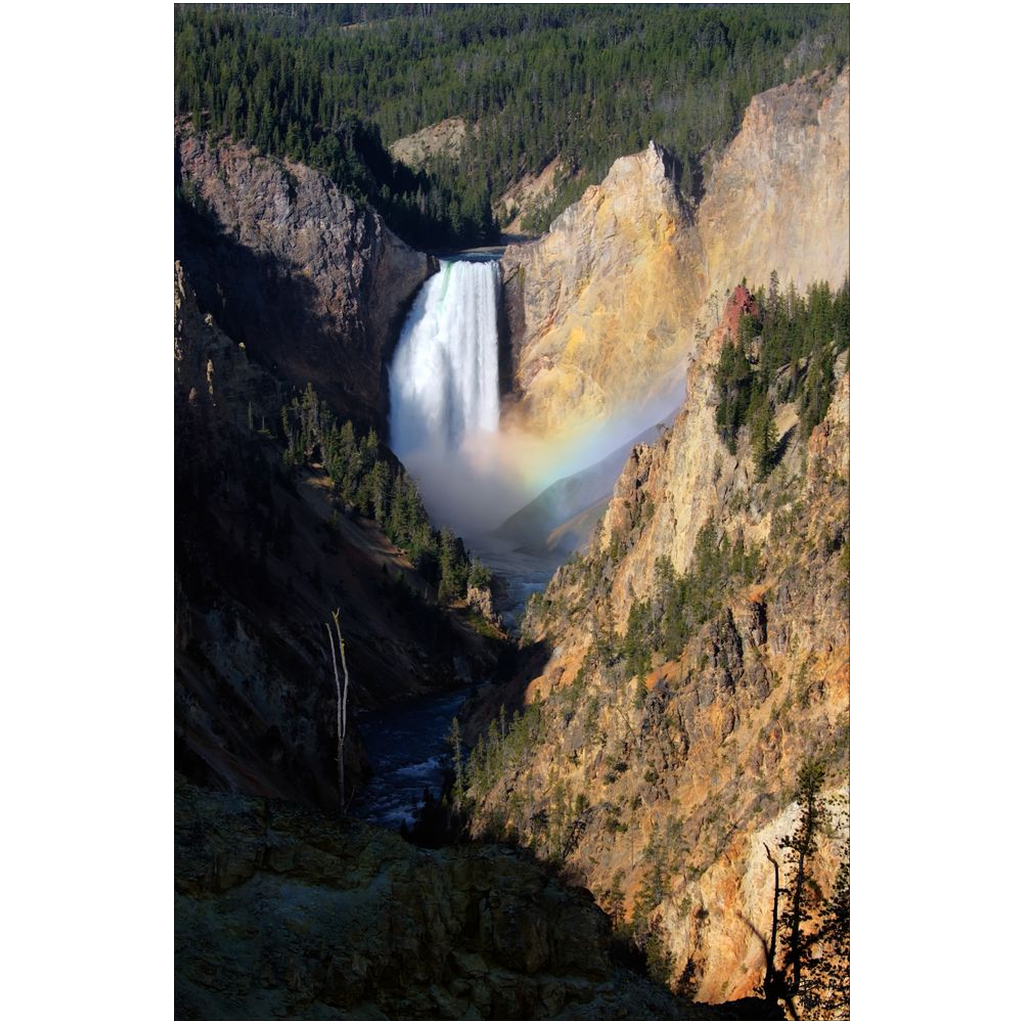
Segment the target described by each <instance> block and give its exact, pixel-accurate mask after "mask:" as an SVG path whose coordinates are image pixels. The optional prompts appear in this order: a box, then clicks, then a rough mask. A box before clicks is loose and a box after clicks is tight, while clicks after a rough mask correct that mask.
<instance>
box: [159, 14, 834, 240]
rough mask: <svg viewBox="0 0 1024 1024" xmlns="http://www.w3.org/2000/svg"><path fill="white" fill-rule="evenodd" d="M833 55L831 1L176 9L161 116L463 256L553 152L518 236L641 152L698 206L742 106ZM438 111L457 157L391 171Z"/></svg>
mask: <svg viewBox="0 0 1024 1024" xmlns="http://www.w3.org/2000/svg"><path fill="white" fill-rule="evenodd" d="M848 54H849V10H848V6H847V5H845V4H799V5H761V6H758V5H751V6H747V5H743V6H712V5H706V6H705V5H696V4H694V5H689V4H686V5H684V4H665V5H661V4H653V5H642V6H641V5H629V6H608V5H582V4H575V5H573V4H563V5H526V4H500V5H486V6H485V5H461V4H432V5H429V9H425V8H423V7H422V5H419V6H417V5H402V6H396V7H383V8H378V7H377V6H375V5H371V4H367V5H352V4H336V5H334V4H304V5H295V9H293V8H291V7H288V8H287V9H285V10H282V9H281V5H236V6H233V7H229V6H226V5H216V4H210V5H203V4H179V5H176V7H175V112H176V113H177V114H178V115H191V117H192V121H193V124H194V125H195V126H196V127H197V128H198V129H200V130H203V129H209V130H211V131H215V132H229V133H231V134H232V135H234V136H236V137H238V138H245V139H246V140H248V141H249V142H251V143H253V144H255V145H256V146H258V147H259V148H260V149H261V150H263V151H265V152H268V153H271V154H272V155H277V156H287V157H290V158H292V159H296V160H303V161H305V162H307V163H309V164H310V165H312V166H314V167H316V168H318V169H320V170H322V171H324V172H325V173H327V174H328V175H330V176H331V177H332V178H334V179H335V180H336V181H337V183H338V185H339V186H340V187H342V188H344V189H346V190H349V191H352V192H353V193H354V194H356V195H357V196H361V197H363V198H365V199H367V200H369V201H371V202H373V203H374V204H375V205H376V206H378V207H379V208H380V210H381V212H382V214H383V215H384V216H385V219H387V220H388V222H389V223H390V224H391V226H392V227H393V228H394V229H395V230H396V231H398V232H399V233H400V234H402V235H403V236H404V237H406V238H407V240H409V241H412V242H414V243H417V244H421V245H433V246H437V245H445V244H459V245H470V244H479V243H482V242H487V241H492V240H494V239H495V238H496V235H497V225H496V224H495V222H494V218H493V217H492V214H491V207H492V204H493V202H494V201H495V200H496V199H497V197H498V196H499V195H500V194H501V192H503V191H504V190H505V189H506V188H507V187H508V186H509V185H511V184H512V183H514V182H515V181H517V180H519V179H520V178H521V177H522V176H523V175H525V174H536V173H537V172H539V171H540V170H541V169H542V168H543V167H544V166H545V165H546V164H547V163H548V162H549V161H550V160H551V159H552V158H553V157H554V156H556V155H558V156H560V158H561V161H562V168H563V170H562V173H561V176H560V178H559V180H558V181H557V182H556V188H555V193H554V195H553V196H551V197H549V198H548V200H547V201H546V202H545V203H543V204H541V205H540V206H539V207H538V208H537V209H536V210H534V211H533V214H532V221H531V226H532V227H533V228H534V229H535V230H543V228H546V227H547V224H548V223H549V222H550V220H551V219H552V218H553V217H554V216H556V215H557V214H558V213H560V212H561V210H562V209H564V208H565V206H566V205H568V203H569V202H571V201H572V200H573V199H574V198H578V195H579V194H580V193H581V192H582V189H583V188H584V187H585V186H586V185H587V184H590V183H593V182H595V181H599V180H600V179H601V178H602V177H603V176H604V175H605V173H606V172H607V170H608V167H609V166H610V165H611V163H612V161H613V160H615V159H616V158H617V157H619V156H622V155H623V154H625V153H630V152H634V151H636V150H638V149H641V148H643V147H644V146H645V145H646V144H647V142H648V141H649V140H650V139H652V138H653V139H656V140H657V141H658V142H659V143H661V144H662V145H663V146H665V147H667V148H669V149H670V150H672V151H673V152H674V153H675V154H676V155H677V156H678V157H679V161H680V180H679V186H680V189H681V191H684V192H687V193H697V192H699V190H700V187H701V177H702V171H701V167H702V160H703V158H704V157H705V155H706V154H707V153H708V152H709V151H710V150H714V149H716V148H720V147H721V146H723V145H724V144H725V143H726V142H727V141H728V140H729V139H730V138H731V137H732V135H733V134H734V133H735V131H736V129H737V128H738V126H739V122H740V119H741V118H742V116H743V112H744V110H745V109H746V107H747V105H748V103H749V102H750V99H751V97H752V96H753V95H755V94H756V93H758V92H761V91H763V90H765V89H768V88H771V87H772V86H774V85H778V84H780V83H781V82H783V81H789V80H792V79H793V78H796V77H797V76H798V75H800V74H803V73H805V72H807V71H810V70H813V69H817V68H820V67H825V66H828V65H839V64H842V63H843V62H844V61H845V60H846V59H847V58H848ZM455 116H460V117H463V118H464V119H465V120H466V121H467V122H468V123H469V124H470V125H471V126H472V129H473V130H472V131H470V132H468V133H467V138H466V143H465V149H464V152H463V153H462V154H461V155H460V157H459V158H458V159H438V160H436V161H434V162H433V163H432V164H431V165H430V166H429V168H428V169H427V170H426V171H425V172H418V173H417V172H413V171H410V170H409V169H407V168H404V167H402V166H401V165H398V164H396V163H395V162H394V161H392V160H391V158H390V156H389V154H388V152H387V150H386V148H385V147H386V145H388V144H390V143H391V142H393V141H395V140H396V139H398V138H401V137H402V136H405V135H408V134H411V133H412V132H415V131H417V130H419V129H421V128H424V127H426V126H428V125H431V124H435V123H437V122H438V121H441V120H443V119H445V118H448V117H455Z"/></svg>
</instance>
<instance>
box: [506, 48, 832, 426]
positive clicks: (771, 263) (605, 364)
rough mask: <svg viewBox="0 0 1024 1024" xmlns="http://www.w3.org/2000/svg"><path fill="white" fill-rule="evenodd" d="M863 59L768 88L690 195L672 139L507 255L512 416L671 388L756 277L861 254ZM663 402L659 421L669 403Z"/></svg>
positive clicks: (629, 401) (794, 277)
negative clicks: (856, 114) (852, 136)
mask: <svg viewBox="0 0 1024 1024" xmlns="http://www.w3.org/2000/svg"><path fill="white" fill-rule="evenodd" d="M849 93H850V82H849V69H848V68H847V69H846V70H844V71H843V72H842V73H841V74H839V75H838V76H836V75H834V74H831V75H830V74H827V73H824V72H823V73H819V74H816V75H814V76H811V77H809V78H806V79H801V80H800V81H797V82H794V83H792V84H790V85H784V86H780V87H778V88H776V89H772V90H770V91H769V92H766V93H763V94H761V95H759V96H756V97H755V98H754V100H753V101H752V102H751V104H750V107H749V108H748V110H747V112H746V115H745V117H744V119H743V124H742V127H741V129H740V131H739V133H738V134H737V136H736V137H735V139H734V140H733V141H732V143H730V145H729V146H728V147H727V148H726V150H725V151H724V152H723V153H722V155H721V157H720V158H719V159H718V160H717V161H716V162H715V163H714V164H713V167H712V169H711V171H710V173H709V175H708V178H707V183H706V189H705V194H704V196H703V197H702V199H701V200H700V202H699V204H697V203H696V202H695V201H692V200H690V199H680V197H679V196H678V195H677V192H676V189H675V186H674V184H673V170H672V162H671V159H670V158H669V156H668V155H667V154H666V153H664V152H663V151H662V150H661V149H660V148H659V147H658V146H657V145H656V144H654V143H652V144H651V145H650V146H649V147H648V148H647V149H646V150H645V151H644V152H642V153H639V154H636V155H633V156H627V157H623V158H621V159H620V160H617V161H616V162H615V164H614V165H613V166H612V168H611V170H610V171H609V173H608V176H607V177H606V178H605V180H604V181H603V182H602V183H601V184H600V185H595V186H592V187H591V188H589V189H588V190H587V191H586V193H584V195H583V198H582V199H581V200H580V202H579V203H577V204H575V205H574V206H572V207H570V208H569V209H567V210H566V211H565V212H564V213H563V214H562V215H561V216H560V217H558V218H557V219H556V220H555V221H554V223H553V224H552V225H551V228H550V230H549V231H548V233H547V234H546V235H545V236H544V237H542V238H541V239H539V240H538V241H536V242H532V243H528V244H523V245H516V246H510V247H509V248H508V249H507V250H506V252H505V255H504V257H503V258H502V264H501V265H502V273H503V278H504V282H505V300H504V301H505V311H506V317H507V320H508V323H509V328H510V335H511V338H510V347H511V356H512V360H513V364H514V366H513V395H512V399H511V400H510V401H509V402H508V404H507V408H506V413H505V415H506V420H508V421H512V422H515V423H517V424H520V425H523V426H525V427H526V428H527V429H529V430H532V431H536V432H540V433H543V434H545V435H559V434H565V433H572V432H574V431H577V430H579V429H581V428H582V427H583V426H586V425H593V424H594V422H595V421H601V420H605V419H608V418H609V417H612V416H614V415H615V414H616V413H617V412H620V411H622V410H623V409H624V408H632V407H635V406H636V405H637V404H639V403H642V402H644V401H645V400H651V399H652V398H656V397H657V396H660V395H666V394H667V395H670V396H672V395H674V396H675V397H676V398H679V397H681V390H682V388H681V385H682V382H683V378H684V375H685V372H686V364H687V361H688V360H689V358H690V357H691V355H692V354H693V352H694V350H695V348H694V347H695V345H696V343H697V341H698V339H699V338H700V337H702V336H703V335H704V334H705V333H706V330H707V329H710V328H712V327H714V326H715V325H716V322H717V320H718V319H719V317H720V315H721V305H722V301H723V300H724V297H725V296H726V295H727V294H728V292H729V291H730V290H731V288H732V287H733V286H734V285H735V284H736V283H737V282H739V281H740V280H742V279H743V278H746V279H748V280H749V281H751V282H754V281H760V282H767V281H768V278H769V275H770V274H771V272H772V270H777V271H778V273H779V275H780V278H781V279H782V281H783V282H784V283H786V282H788V281H790V280H791V281H793V282H794V283H795V284H796V285H797V287H798V288H802V287H803V285H804V284H806V283H809V282H810V281H814V280H828V281H829V282H831V283H832V284H833V285H838V284H840V282H841V281H842V279H843V277H844V276H845V275H846V273H847V272H848V269H849V227H848V220H849ZM659 412H660V409H659V410H658V411H655V412H652V416H651V419H650V421H651V422H653V420H654V419H655V418H656V417H657V416H658V415H659Z"/></svg>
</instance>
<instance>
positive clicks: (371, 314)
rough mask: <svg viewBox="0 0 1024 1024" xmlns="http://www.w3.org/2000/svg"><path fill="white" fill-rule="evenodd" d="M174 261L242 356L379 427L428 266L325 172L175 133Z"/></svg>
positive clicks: (181, 129) (181, 130) (185, 130)
mask: <svg viewBox="0 0 1024 1024" xmlns="http://www.w3.org/2000/svg"><path fill="white" fill-rule="evenodd" d="M175 163H176V166H175V185H176V187H177V189H178V196H179V200H180V201H179V202H178V203H177V204H176V211H175V257H176V258H177V259H179V260H181V262H182V263H183V265H184V266H185V268H186V270H187V271H188V274H189V278H190V280H191V282H192V285H193V287H194V288H195V289H196V292H197V294H198V296H199V300H200V304H201V306H202V307H203V309H204V310H206V311H209V312H211V313H212V314H213V315H214V317H215V318H216V320H217V322H218V323H219V324H220V325H221V327H223V329H224V330H225V331H226V332H227V333H228V334H229V335H230V336H231V337H232V338H233V339H234V340H235V341H236V342H241V343H243V344H245V345H246V347H247V350H248V352H249V354H250V357H251V358H253V359H255V360H256V361H258V362H260V363H261V364H263V365H264V366H265V367H267V368H269V369H271V370H273V372H274V373H275V374H276V375H277V376H278V377H280V378H282V379H283V380H284V381H287V382H290V383H292V384H294V385H296V386H297V387H304V386H305V385H306V383H307V382H312V383H313V384H314V385H315V387H316V389H317V392H318V393H319V394H320V395H321V396H322V397H324V398H326V399H327V400H328V401H329V402H330V403H331V405H332V407H333V408H334V410H335V412H336V413H338V414H339V415H341V416H349V417H352V418H354V419H355V420H357V421H358V422H359V423H362V424H370V423H372V424H374V425H375V426H376V427H377V428H378V430H381V429H382V428H383V427H384V414H385V412H386V409H387V380H386V373H387V361H388V360H389V359H390V356H391V351H392V349H393V346H394V344H395V342H396V341H397V337H398V331H399V329H400V328H401V321H402V319H403V317H404V314H405V311H406V309H407V308H408V305H409V303H410V301H411V299H412V297H413V295H414V294H415V292H416V290H417V289H418V288H419V286H420V284H422V282H423V281H424V280H425V279H426V278H427V276H428V275H429V274H430V272H431V271H432V270H433V269H435V268H436V264H435V262H434V261H433V260H432V259H431V258H430V257H428V256H426V255H425V254H424V253H420V252H416V251H415V250H414V249H411V248H409V246H407V245H406V244H405V243H404V242H402V241H401V240H400V239H399V238H398V237H397V236H396V235H394V234H392V232H391V231H389V230H388V228H387V227H386V226H385V224H384V222H383V221H382V220H381V218H380V216H379V215H378V214H377V213H376V211H374V210H373V209H372V208H371V207H367V206H360V205H359V204H357V203H356V202H355V201H354V200H352V199H351V198H350V197H349V196H347V195H344V194H343V193H341V192H339V190H338V189H337V187H336V186H335V185H334V184H333V182H331V181H330V180H329V179H328V178H326V177H324V176H323V175H322V174H318V173H317V172H315V171H313V170H310V169H309V168H308V167H306V166H304V165H302V164H295V163H285V162H282V161H280V160H275V159H271V158H268V157H263V156H259V155H258V154H257V153H256V151H255V150H253V149H251V148H248V147H246V146H244V145H241V144H236V143H232V142H230V141H227V140H224V139H221V140H216V141H211V140H210V139H209V138H208V137H207V136H204V135H197V134H195V133H193V132H192V131H191V130H190V129H189V127H188V125H187V124H178V125H177V127H176V131H175Z"/></svg>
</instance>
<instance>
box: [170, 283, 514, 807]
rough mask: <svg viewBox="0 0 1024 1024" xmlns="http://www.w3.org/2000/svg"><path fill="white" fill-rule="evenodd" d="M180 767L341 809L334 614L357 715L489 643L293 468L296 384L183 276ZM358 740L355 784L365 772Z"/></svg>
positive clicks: (320, 483) (178, 451)
mask: <svg viewBox="0 0 1024 1024" xmlns="http://www.w3.org/2000/svg"><path fill="white" fill-rule="evenodd" d="M174 373H175V383H174V402H175V737H176V763H177V765H178V767H179V769H180V770H182V771H184V772H185V773H186V774H187V775H188V776H189V777H191V778H192V779H193V780H195V781H198V782H201V783H203V784H206V785H211V786H216V787H218V788H226V789H234V790H241V791H244V792H250V793H257V794H264V795H268V796H281V797H287V798H290V799H294V800H302V801H306V802H311V803H316V804H319V805H321V806H324V807H336V806H337V802H338V797H337V767H336V763H337V762H336V751H337V748H336V724H335V717H336V709H335V692H334V680H333V677H332V675H331V671H330V665H329V657H330V655H329V650H328V647H327V643H326V639H325V636H324V625H323V624H324V622H325V621H329V619H330V611H331V610H332V609H335V608H340V609H341V615H342V629H343V631H344V634H345V636H346V638H347V641H348V659H349V668H350V670H351V677H352V691H351V695H350V711H355V710H356V709H358V708H374V707H380V706H381V705H382V704H385V703H387V702H388V701H391V700H395V699H398V698H402V697H409V696H413V695H416V694H421V693H424V692H429V691H431V690H439V689H444V688H446V687H451V686H455V685H460V684H463V683H464V682H465V681H466V678H467V674H483V675H486V674H488V673H489V671H490V670H491V668H493V664H494V659H495V657H496V655H495V653H494V651H493V649H492V648H493V646H494V645H493V644H491V643H490V642H488V641H485V640H484V639H482V638H481V637H479V636H478V635H477V634H476V633H475V632H474V631H473V630H472V629H470V628H469V627H468V626H467V625H466V624H465V623H464V622H463V621H462V619H461V618H460V617H459V616H458V615H455V614H447V613H444V612H442V611H440V610H439V609H438V608H437V607H436V606H435V605H433V604H430V603H427V602H425V601H421V600H419V599H418V597H417V596H416V595H418V594H423V593H424V592H426V591H427V589H428V584H427V583H426V581H424V580H423V579H422V578H421V577H420V576H419V575H418V574H417V573H416V572H415V570H414V569H413V566H412V565H411V563H410V562H409V560H408V559H407V558H406V557H405V555H404V554H402V553H401V552H400V551H398V550H397V549H396V548H395V547H394V545H393V544H392V543H391V542H390V541H389V540H388V538H387V537H386V536H385V535H384V534H383V533H382V532H381V530H380V529H379V528H378V527H377V526H376V525H375V524H374V523H371V522H370V521H368V520H366V519H362V518H360V517H358V516H356V515H354V514H351V515H348V514H339V512H338V511H337V510H336V508H335V506H334V504H333V503H332V501H331V499H330V487H329V481H328V480H327V478H326V477H324V476H322V475H317V474H316V473H315V472H309V471H303V472H297V473H291V474H288V473H285V472H284V471H283V468H282V451H283V447H282V444H281V442H280V441H279V440H278V439H276V433H277V432H278V431H279V425H280V415H281V406H282V404H283V402H284V401H285V400H286V397H288V396H290V393H291V389H290V388H288V387H287V386H286V385H285V384H283V383H281V382H280V381H278V380H277V379H276V378H275V377H273V376H272V375H271V374H270V373H268V372H267V371H266V370H264V369H263V368H262V367H261V366H260V365H258V364H256V363H255V362H253V361H252V360H251V359H250V357H249V349H248V347H247V346H246V345H244V343H238V342H236V341H235V340H234V339H232V338H230V337H228V335H227V334H225V332H224V331H222V330H221V328H220V327H219V325H218V324H217V322H216V320H215V319H214V318H213V316H212V315H210V314H209V313H204V312H203V311H202V310H201V307H200V306H199V304H198V300H197V297H196V295H195V293H194V292H193V290H192V288H191V286H190V284H189V281H188V278H187V276H186V274H185V271H184V269H183V268H182V266H181V265H180V264H175V277H174ZM359 752H360V746H359V739H358V729H357V728H356V727H355V726H352V727H351V728H350V736H349V742H348V743H347V746H346V754H347V756H346V776H347V778H348V780H349V783H350V784H351V786H353V787H354V786H355V785H357V784H358V782H359V780H360V777H361V774H362V772H363V770H364V768H365V766H364V765H363V764H362V762H361V758H360V753H359Z"/></svg>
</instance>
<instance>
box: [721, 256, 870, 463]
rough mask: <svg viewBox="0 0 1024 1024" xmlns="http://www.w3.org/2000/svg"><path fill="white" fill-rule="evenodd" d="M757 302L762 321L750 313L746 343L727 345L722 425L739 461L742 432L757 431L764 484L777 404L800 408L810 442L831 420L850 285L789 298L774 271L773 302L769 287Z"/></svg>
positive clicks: (743, 324)
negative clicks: (825, 421) (829, 413)
mask: <svg viewBox="0 0 1024 1024" xmlns="http://www.w3.org/2000/svg"><path fill="white" fill-rule="evenodd" d="M754 298H755V300H756V303H757V310H756V313H755V314H754V315H751V314H746V313H745V314H744V315H743V316H742V317H741V318H740V324H739V337H738V338H736V339H735V341H733V340H732V339H726V341H725V344H723V345H722V352H721V355H720V357H719V361H718V367H717V369H716V371H715V383H716V385H717V387H718V395H719V400H718V410H717V412H716V422H717V424H718V430H719V433H720V434H721V436H722V439H723V440H724V441H725V443H726V444H727V445H728V447H729V451H731V452H733V453H734V454H735V452H736V438H737V434H738V433H739V429H740V427H742V426H743V425H744V424H749V425H750V442H751V447H752V453H753V457H754V462H755V464H756V466H757V470H758V473H759V474H760V475H761V476H762V477H764V476H767V474H768V473H769V472H771V469H772V467H773V465H774V461H775V458H776V457H777V448H778V443H779V438H778V434H777V432H776V430H775V421H774V416H775V413H774V409H775V405H776V404H781V403H783V402H796V403H797V409H798V411H799V414H800V430H801V432H802V434H803V436H804V437H807V436H808V435H809V434H810V432H811V431H812V430H813V429H814V427H815V426H817V424H819V423H820V422H821V421H822V420H823V419H824V418H825V413H826V412H827V411H828V406H829V402H830V401H831V400H832V393H833V391H834V390H835V379H834V373H833V370H834V368H835V361H836V358H837V357H838V355H839V354H840V353H841V352H843V351H845V350H846V349H848V348H849V347H850V283H849V281H848V280H847V281H846V282H844V284H843V286H842V287H841V288H840V289H839V290H838V291H836V292H834V293H833V292H832V290H831V289H830V288H829V286H828V284H827V282H821V283H818V284H813V285H811V286H810V287H809V288H808V289H807V294H806V296H801V295H798V294H797V291H796V289H795V288H794V287H793V285H792V284H790V286H789V288H788V290H787V291H786V293H785V294H782V293H780V291H779V278H778V275H777V274H775V273H774V271H773V272H772V276H771V282H770V284H769V288H768V292H767V294H765V291H764V288H763V287H762V288H759V289H758V291H757V292H756V293H755V295H754Z"/></svg>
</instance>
